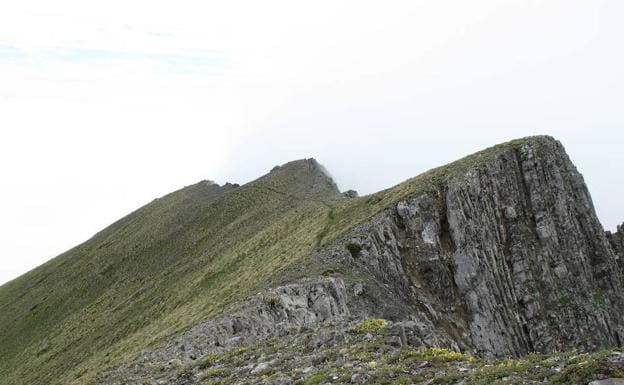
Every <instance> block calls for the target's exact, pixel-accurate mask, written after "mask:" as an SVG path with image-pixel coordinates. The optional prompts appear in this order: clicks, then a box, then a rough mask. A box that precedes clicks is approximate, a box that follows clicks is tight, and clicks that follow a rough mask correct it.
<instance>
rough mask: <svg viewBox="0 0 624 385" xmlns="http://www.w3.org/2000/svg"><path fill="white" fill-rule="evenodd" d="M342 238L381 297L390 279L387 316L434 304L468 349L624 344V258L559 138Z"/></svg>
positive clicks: (435, 314)
mask: <svg viewBox="0 0 624 385" xmlns="http://www.w3.org/2000/svg"><path fill="white" fill-rule="evenodd" d="M611 240H612V242H611V243H612V244H613V245H614V246H613V247H615V248H616V249H617V248H618V246H617V245H618V244H620V245H621V243H618V242H619V241H621V238H620V237H619V236H618V235H617V234H616V235H614V236H612V237H611ZM618 240H619V241H618ZM344 242H345V245H347V246H346V247H345V248H349V249H351V250H357V252H356V253H348V252H344V253H342V255H343V256H344V260H345V262H344V265H345V266H347V267H350V268H354V269H355V270H358V271H361V272H365V271H366V272H369V273H370V275H371V276H373V277H375V280H374V282H373V283H372V284H373V285H374V286H376V287H375V288H371V290H368V291H367V292H368V293H371V292H373V293H371V294H370V297H371V302H378V301H381V302H385V303H386V304H389V303H393V302H396V300H393V301H383V295H379V294H378V293H379V290H382V288H383V287H387V286H388V285H389V286H390V287H391V288H392V289H391V292H392V293H393V295H392V297H393V298H400V301H398V303H396V304H393V305H392V309H390V308H388V309H386V311H385V312H382V313H384V315H386V316H389V317H392V318H397V317H399V318H400V317H402V316H405V315H407V314H405V312H408V313H409V312H413V310H410V309H409V307H408V306H406V305H407V304H412V305H413V306H415V307H416V308H417V307H418V305H419V304H421V305H422V304H424V305H426V306H425V308H428V309H429V310H428V311H425V312H417V314H419V315H420V316H421V317H422V316H425V317H426V318H427V319H429V320H430V321H431V322H433V323H434V324H435V325H436V328H435V330H436V332H438V333H440V332H441V331H445V332H446V333H447V334H448V335H452V336H456V337H455V338H456V340H457V343H458V344H459V345H460V346H468V347H472V348H474V349H476V351H478V352H480V353H482V354H486V355H494V356H505V355H516V356H517V355H522V354H526V353H528V352H531V351H551V350H554V349H565V348H570V347H578V348H582V349H597V348H599V347H603V346H614V345H621V344H622V339H623V338H624V321H623V319H622V317H621V316H620V314H622V311H624V301H623V293H624V290H623V280H622V278H623V276H622V269H621V265H619V266H618V262H617V261H618V258H617V255H616V253H615V252H614V251H613V247H612V246H611V245H610V243H609V241H608V240H607V237H606V236H605V234H604V232H603V230H602V227H601V225H600V223H599V221H598V220H597V218H596V215H595V212H594V208H593V205H592V202H591V198H590V196H589V193H588V191H587V188H586V186H585V184H584V182H583V178H582V177H581V175H580V174H579V173H578V172H577V170H576V169H575V167H574V166H573V164H572V163H571V162H570V160H569V159H568V157H567V155H566V154H565V151H564V149H563V148H562V146H561V145H560V144H559V143H558V142H556V141H554V140H552V139H547V138H546V139H545V138H538V139H532V140H529V141H527V142H526V143H525V144H523V145H522V146H521V147H520V148H519V149H515V150H511V151H508V152H505V153H503V154H501V155H500V156H498V157H497V158H495V159H491V160H490V161H488V162H485V163H483V164H481V165H479V166H477V167H475V168H474V169H472V170H470V171H469V172H467V173H466V174H464V175H461V176H459V177H456V178H452V179H451V180H448V181H446V182H445V183H443V184H441V185H439V186H436V187H434V188H432V189H431V190H430V191H428V192H427V193H424V194H422V195H419V196H415V197H413V198H410V199H406V200H402V201H400V202H398V203H397V204H396V206H395V207H394V208H392V209H389V210H387V211H386V212H384V213H383V214H382V215H380V216H378V217H376V218H375V219H374V220H373V221H371V222H370V223H369V224H366V225H364V226H362V227H361V228H359V229H358V231H356V232H355V233H354V234H353V236H352V237H351V238H350V239H345V240H344ZM620 250H621V249H620ZM349 254H351V255H349ZM360 276H365V274H360ZM375 292H377V293H375ZM375 297H378V298H375ZM402 304H405V305H403V306H402ZM361 308H362V309H366V308H367V305H363V306H361ZM372 308H373V309H380V308H379V307H372ZM381 309H383V307H382V308H381Z"/></svg>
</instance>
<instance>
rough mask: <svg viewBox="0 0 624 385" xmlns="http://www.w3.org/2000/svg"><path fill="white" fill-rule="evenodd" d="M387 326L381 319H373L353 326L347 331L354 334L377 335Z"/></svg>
mask: <svg viewBox="0 0 624 385" xmlns="http://www.w3.org/2000/svg"><path fill="white" fill-rule="evenodd" d="M386 326H388V321H386V320H385V319H382V318H374V319H369V320H365V321H362V322H360V323H358V324H357V325H355V326H353V327H352V328H351V329H349V331H350V332H351V333H355V334H366V333H378V332H380V331H381V330H383V329H385V328H386Z"/></svg>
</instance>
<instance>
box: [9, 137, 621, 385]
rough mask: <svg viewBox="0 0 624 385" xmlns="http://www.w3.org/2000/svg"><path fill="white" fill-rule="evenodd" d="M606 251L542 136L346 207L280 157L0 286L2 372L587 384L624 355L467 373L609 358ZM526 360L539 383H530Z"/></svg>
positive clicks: (352, 199)
mask: <svg viewBox="0 0 624 385" xmlns="http://www.w3.org/2000/svg"><path fill="white" fill-rule="evenodd" d="M619 230H621V229H619ZM622 239H623V238H622V235H621V231H618V232H617V233H614V234H611V233H605V232H604V230H603V228H602V226H601V224H600V223H599V221H598V219H597V217H596V214H595V211H594V208H593V204H592V201H591V197H590V194H589V192H588V189H587V187H586V185H585V183H584V181H583V178H582V176H581V175H580V174H579V173H578V171H577V170H576V168H575V167H574V165H573V164H572V162H571V161H570V159H569V158H568V156H567V154H566V153H565V150H564V148H563V147H562V145H561V144H560V143H559V142H558V141H556V140H555V139H553V138H550V137H545V136H539V137H530V138H524V139H519V140H515V141H512V142H508V143H504V144H501V145H498V146H495V147H492V148H489V149H486V150H484V151H481V152H479V153H476V154H473V155H470V156H468V157H466V158H464V159H461V160H459V161H457V162H454V163H452V164H449V165H447V166H444V167H440V168H437V169H434V170H431V171H429V172H426V173H424V174H422V175H420V176H417V177H415V178H413V179H410V180H407V181H405V182H403V183H401V184H399V185H397V186H395V187H393V188H390V189H387V190H384V191H381V192H378V193H376V194H372V195H368V196H364V197H357V196H356V194H353V193H348V194H341V193H340V191H339V190H338V188H337V186H336V184H335V182H334V181H333V180H332V178H331V177H330V176H329V174H328V173H327V171H326V170H325V169H324V168H323V166H321V165H320V164H319V163H318V162H317V161H316V160H314V159H303V160H297V161H294V162H290V163H286V164H284V165H282V166H277V167H275V168H274V169H273V170H271V172H269V173H268V174H266V175H264V176H262V177H260V178H259V179H257V180H255V181H252V182H250V183H247V184H245V185H242V186H238V185H234V184H225V185H223V186H218V185H216V184H213V183H209V182H200V183H198V184H196V185H192V186H188V187H185V188H183V189H181V190H179V191H177V192H174V193H171V194H169V195H167V196H165V197H162V198H160V199H157V200H155V201H153V202H152V203H150V204H148V205H146V206H144V207H142V208H140V209H139V210H137V211H135V212H134V213H132V214H130V215H128V216H127V217H125V218H123V219H121V220H120V221H118V222H116V223H114V224H113V225H111V226H110V227H108V228H107V229H105V230H103V231H101V232H100V233H98V234H96V235H95V236H94V237H93V238H92V239H90V240H89V241H87V242H85V243H84V244H82V245H79V246H77V247H76V248H74V249H72V250H70V251H68V252H66V253H64V254H62V255H60V256H58V257H57V258H55V259H53V260H51V261H50V262H48V263H46V264H44V265H42V266H40V267H39V268H37V269H35V270H33V271H31V272H29V273H27V274H25V275H24V276H22V277H20V278H18V279H16V280H14V281H12V282H10V283H8V284H6V285H4V286H2V287H0V310H1V311H0V330H2V333H1V334H0V378H2V383H3V384H23V383H28V384H110V385H113V384H115V385H119V384H180V385H182V384H200V383H202V384H209V383H215V384H216V383H232V384H234V383H239V384H243V383H254V384H255V383H257V384H270V383H275V384H278V383H279V384H289V383H301V384H319V383H326V382H327V383H335V384H338V383H364V382H375V383H397V384H398V383H428V384H431V383H434V382H435V383H455V382H453V379H456V380H457V381H456V382H458V383H461V382H460V381H464V383H491V382H494V380H499V379H501V378H503V377H505V378H514V379H515V380H514V381H516V380H517V381H516V382H515V383H557V381H561V382H560V383H576V382H575V381H581V379H582V380H585V379H587V378H590V377H592V376H594V377H596V378H598V377H601V376H602V377H604V376H607V375H609V374H614V373H615V374H617V373H618V370H620V369H622V368H620V369H618V365H620V364H621V365H622V366H624V355H623V356H621V357H620V356H617V357H616V356H613V357H615V358H614V359H611V358H609V357H610V356H609V357H607V355H600V356H596V355H591V354H590V353H587V355H586V356H583V357H585V358H583V359H584V360H585V361H582V362H586V363H585V364H583V365H581V364H580V362H581V361H578V360H577V361H574V360H575V358H573V357H572V355H570V357H569V362H568V361H565V364H564V363H563V360H566V359H568V358H565V357H546V356H539V357H538V356H535V355H532V356H529V357H531V358H526V359H525V358H518V360H517V361H508V363H507V364H505V363H504V362H503V363H501V364H500V365H507V366H506V367H505V368H506V369H505V370H506V371H505V372H504V373H505V375H503V376H501V375H500V373H503V372H502V371H500V370H499V372H494V371H493V369H491V368H499V366H498V365H499V364H498V363H497V364H491V363H487V362H490V361H485V360H497V359H498V358H500V357H526V356H527V355H528V354H531V353H534V352H541V353H549V352H552V351H565V350H571V349H578V350H580V351H586V352H594V351H597V350H599V349H602V348H609V347H611V348H612V347H617V346H621V345H622V344H623V341H624V319H623V318H622V317H621V314H622V313H623V312H624V270H623V264H622V263H623V262H622V258H623V257H622V244H623V242H622ZM596 354H598V353H596ZM614 354H615V353H614ZM536 357H537V358H536ZM618 357H620V358H621V360H620V358H618ZM556 359H557V360H562V361H561V364H559V361H556ZM530 360H534V361H530ZM548 360H554V361H552V362H556V363H557V364H556V365H559V366H558V368H559V369H558V370H555V369H554V367H555V366H556V365H550V363H549V362H550V361H548ZM592 360H593V361H592ZM609 360H610V361H609ZM618 360H620V361H618ZM491 362H498V361H491ZM505 362H506V361H505ZM442 363H448V365H449V366H447V367H446V369H444V370H442V369H441V367H440V365H442ZM480 364H482V365H483V367H482V368H479V367H478V365H480ZM510 365H512V366H513V365H516V366H513V370H511V369H509V368H510V367H511V366H510ZM523 365H526V368H525V366H523ZM531 365H533V366H531ZM579 365H580V366H579ZM592 365H594V366H595V368H594V366H592ZM529 366H531V367H532V368H533V367H539V368H541V369H540V370H539V371H537V372H536V373H533V374H534V377H533V375H531V376H529V374H528V373H529V369H528V368H529ZM588 367H592V368H594V369H595V370H588V369H587V368H588ZM499 369H500V368H499ZM441 370H442V371H441ZM501 370H502V369H501ZM531 370H535V368H533V369H531ZM580 370H583V371H582V372H579V371H580ZM508 371H509V373H508ZM389 373H391V374H389ZM441 373H447V374H448V375H451V374H452V376H453V377H452V378H451V379H448V378H447V379H444V378H443V375H442V374H441ZM483 376H485V377H484V378H482V377H483ZM496 376H500V377H496ZM513 376H515V377H513ZM575 376H576V377H575ZM538 377H539V378H538ZM594 377H592V378H590V379H596V378H594ZM391 381H395V382H391ZM397 381H398V382H397ZM432 381H433V382H432ZM445 381H447V382H445ZM471 381H472V382H471ZM479 381H485V382H479ZM525 381H527V382H525ZM531 381H533V382H531ZM543 381H546V382H543ZM566 381H567V382H566Z"/></svg>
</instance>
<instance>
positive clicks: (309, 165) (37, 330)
mask: <svg viewBox="0 0 624 385" xmlns="http://www.w3.org/2000/svg"><path fill="white" fill-rule="evenodd" d="M530 140H541V139H539V138H538V139H530ZM523 141H524V140H518V141H514V142H510V143H506V144H503V145H500V146H496V147H493V148H490V149H488V150H485V151H483V152H480V153H478V154H475V155H471V156H469V157H467V158H465V159H462V160H460V161H458V162H455V163H453V164H451V165H448V166H445V167H442V168H439V169H435V170H432V171H429V172H427V173H425V174H423V175H421V176H419V177H416V178H413V179H411V180H408V181H406V182H404V183H402V184H400V185H398V186H396V187H394V188H391V189H388V190H384V191H382V192H379V193H376V194H373V195H370V196H365V197H361V198H352V199H348V198H344V197H343V196H342V195H341V194H340V193H339V192H338V191H337V189H336V187H335V185H334V184H333V182H332V181H331V180H330V179H329V178H328V177H326V176H325V174H324V173H323V171H322V168H321V167H320V166H319V165H318V163H316V161H314V160H302V161H296V162H291V163H288V164H286V165H284V166H281V167H278V168H275V169H274V170H272V171H271V172H270V173H269V174H267V175H266V176H264V177H262V178H260V179H258V180H256V181H254V182H251V183H248V184H246V185H243V186H237V185H230V184H226V185H224V186H218V185H215V184H211V183H208V182H200V183H198V184H196V185H193V186H189V187H185V188H183V189H181V190H179V191H177V192H174V193H172V194H169V195H167V196H165V197H163V198H160V199H157V200H155V201H153V202H152V203H150V204H148V205H146V206H144V207H143V208H141V209H139V210H137V211H135V212H134V213H132V214H130V215H129V216H127V217H126V218H123V219H122V220H120V221H118V222H116V223H114V224H113V225H111V226H110V227H108V228H107V229H105V230H103V231H102V232H100V233H98V234H96V235H95V236H94V237H93V238H92V239H90V240H89V241H87V242H85V243H84V244H82V245H79V246H77V247H75V248H74V249H72V250H69V251H67V252H66V253H64V254H62V255H60V256H58V257H56V258H55V259H53V260H51V261H50V262H48V263H46V264H44V265H42V266H40V267H38V268H37V269H35V270H33V271H31V272H29V273H27V274H25V275H24V276H22V277H20V278H18V279H16V280H14V281H12V282H9V283H8V284H5V285H4V286H2V287H0V379H1V383H2V384H3V385H4V384H6V385H12V384H32V385H44V384H45V385H48V384H87V383H89V382H90V381H91V380H93V379H94V377H95V375H97V374H98V373H99V372H101V371H104V370H106V369H109V368H111V367H113V366H116V365H118V364H120V363H122V362H124V361H127V360H128V359H130V358H131V357H132V356H133V355H134V354H136V352H137V351H139V350H140V349H141V348H142V347H145V346H148V345H150V344H154V343H156V342H159V341H162V340H163V339H165V338H167V337H170V336H172V335H174V334H176V333H178V332H180V331H183V330H185V329H188V328H189V327H190V326H192V325H193V324H195V323H197V322H198V321H200V320H202V319H205V318H208V317H211V316H214V315H216V314H218V313H221V312H223V311H225V310H226V309H227V308H228V307H229V306H230V305H232V304H233V303H236V302H237V301H239V300H241V299H243V298H245V297H247V296H249V295H250V294H252V293H254V292H255V291H257V290H258V289H260V288H261V287H262V286H263V285H265V284H266V282H267V279H268V278H269V277H271V276H274V275H275V274H279V271H280V270H281V269H284V268H285V267H287V266H289V265H292V264H294V263H297V262H298V261H300V260H302V258H304V257H305V256H306V255H309V254H310V253H311V252H312V251H313V250H314V249H315V248H318V247H323V246H324V245H326V244H328V243H329V242H331V241H332V240H333V239H334V238H336V237H337V236H339V235H341V234H343V233H344V232H345V231H347V230H349V229H350V228H352V227H354V226H355V225H357V224H358V223H361V222H362V221H364V220H366V219H367V218H370V217H371V216H372V215H374V214H376V213H377V212H379V211H380V210H382V209H384V208H385V207H388V206H390V205H391V204H393V203H394V202H396V201H397V200H399V199H401V198H404V197H406V196H408V195H414V194H417V193H418V192H420V191H423V190H424V189H427V188H430V187H431V186H432V185H435V184H437V183H440V182H441V181H442V180H444V179H446V178H448V177H449V176H453V175H456V174H459V173H462V172H465V171H466V170H468V169H470V168H471V167H474V166H478V165H479V164H480V163H481V162H483V161H484V160H486V159H489V158H490V157H493V156H496V155H497V154H499V153H500V152H502V151H506V150H508V149H510V148H513V147H517V146H519V145H521V144H522V143H523ZM34 241H35V240H34Z"/></svg>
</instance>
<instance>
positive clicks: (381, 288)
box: [100, 137, 624, 384]
mask: <svg viewBox="0 0 624 385" xmlns="http://www.w3.org/2000/svg"><path fill="white" fill-rule="evenodd" d="M302 165H303V166H305V167H312V168H316V167H317V165H316V163H315V162H308V163H305V164H298V166H302ZM273 172H280V170H279V169H276V170H274V171H273ZM321 179H323V183H324V186H326V187H324V188H334V185H333V182H328V181H327V180H326V179H324V178H321ZM357 199H359V198H357ZM623 259H624V233H623V231H622V228H618V232H617V233H615V234H611V233H605V232H604V230H603V228H602V226H601V225H600V223H599V221H598V219H597V217H596V214H595V211H594V208H593V204H592V201H591V197H590V195H589V192H588V190H587V187H586V185H585V183H584V181H583V178H582V176H581V175H580V174H579V172H578V171H577V170H576V168H575V167H574V165H573V164H572V162H571V161H570V159H569V158H568V156H567V155H566V153H565V151H564V149H563V147H562V146H561V144H560V143H559V142H557V141H555V140H554V139H552V138H548V137H537V138H529V139H526V140H524V141H523V142H522V143H521V144H520V145H518V146H512V147H509V148H508V149H507V150H505V151H501V152H500V153H498V154H496V155H495V156H493V157H490V158H488V159H486V160H484V161H480V162H476V163H475V164H474V165H473V166H471V167H468V168H467V169H466V170H465V171H464V172H460V173H457V174H455V175H452V176H449V177H448V178H444V179H441V180H436V181H435V183H431V184H430V185H428V186H427V188H425V189H421V190H419V191H418V192H417V193H414V194H411V195H408V196H405V197H402V198H401V199H399V200H398V201H396V202H394V203H393V204H392V205H390V206H389V207H387V208H386V209H385V210H383V211H381V212H379V213H377V214H376V215H374V216H373V217H372V218H370V219H368V220H366V221H364V222H363V223H361V224H360V225H358V226H357V227H355V228H353V229H351V230H350V231H349V232H347V233H346V234H344V235H343V236H340V237H339V238H337V239H336V240H335V241H333V242H332V243H331V244H329V245H327V246H326V247H323V248H321V249H318V250H317V251H315V252H314V253H312V254H311V255H310V256H309V257H307V258H306V259H305V260H304V261H303V262H301V263H300V264H298V265H296V266H294V267H292V268H291V270H290V271H287V272H279V273H277V275H281V276H282V278H281V280H282V281H283V285H280V286H277V287H274V288H269V289H267V290H265V291H263V292H262V293H259V294H257V295H256V296H254V297H252V298H250V299H249V300H247V301H246V302H244V303H242V304H240V305H239V306H237V307H235V308H234V309H233V310H231V311H229V312H228V313H227V314H225V315H223V316H221V317H218V318H215V319H211V320H207V321H205V322H203V323H201V324H199V325H197V326H196V327H194V328H192V329H191V330H189V331H188V332H186V333H185V334H183V335H181V336H180V337H178V338H176V339H175V340H173V341H171V342H169V343H166V344H164V345H162V346H161V347H159V348H155V349H152V350H145V351H143V352H142V353H141V354H140V355H139V356H138V357H137V358H136V359H135V360H134V361H133V362H132V363H130V364H129V365H126V366H123V367H120V368H118V369H117V370H116V371H115V372H113V373H112V374H110V375H109V376H105V377H103V378H102V379H101V380H100V383H102V384H120V383H124V381H128V380H129V379H131V380H132V381H135V382H139V381H142V380H148V379H152V380H153V379H154V378H155V374H154V373H155V369H154V368H160V369H159V370H162V368H163V367H170V366H174V367H178V368H179V367H191V368H193V367H195V366H196V365H195V366H193V365H194V364H193V362H195V361H196V360H199V359H201V358H202V357H205V356H207V355H208V354H213V353H214V352H221V351H227V350H228V349H232V348H234V347H241V346H248V345H249V344H251V343H252V342H254V341H256V340H261V339H265V338H269V337H277V338H290V339H291V340H292V341H300V340H304V339H303V337H297V336H301V335H302V334H301V333H304V332H306V331H310V330H315V333H316V334H314V335H315V336H319V335H321V336H323V337H322V338H321V337H318V338H317V339H314V340H313V341H316V342H313V343H310V342H309V339H305V341H307V342H306V344H308V343H310V344H311V345H310V346H311V347H310V346H308V345H306V349H308V348H309V349H312V351H315V349H317V350H318V349H321V348H323V347H332V346H334V347H335V346H338V345H340V344H349V343H351V342H353V341H357V338H355V337H353V335H352V334H350V332H349V330H350V328H352V327H353V325H354V324H356V323H358V322H360V321H362V320H365V319H370V318H383V319H387V320H390V321H391V327H389V328H388V329H387V330H385V332H384V334H383V341H385V343H386V344H387V345H388V346H393V347H395V348H396V347H398V348H400V347H404V346H407V345H409V346H414V347H446V348H451V349H453V350H460V351H465V352H470V353H473V354H479V355H484V356H493V357H503V356H522V355H525V354H527V353H529V352H535V351H539V352H549V351H553V350H565V349H570V348H578V349H581V350H591V351H593V350H597V349H599V348H602V347H612V346H621V345H622V344H623V342H624V318H623V317H622V316H621V314H624V270H623V264H622V260H623ZM328 325H330V326H328ZM328 328H329V329H328ZM327 330H330V331H327ZM315 338H316V337H315ZM302 349H303V347H302ZM306 351H307V350H306ZM301 354H303V353H301ZM252 369H253V365H252V366H250V367H249V370H248V372H249V371H252ZM191 372H192V370H191ZM172 373H173V372H172ZM175 373H178V374H179V371H178V372H175ZM175 373H173V374H171V373H170V374H166V375H164V377H163V378H166V379H165V380H162V381H165V382H162V383H167V381H172V382H171V383H180V384H186V383H189V384H190V383H195V380H198V378H196V377H193V376H190V377H188V378H187V379H186V380H184V379H180V378H181V377H176V376H177V375H178V374H175ZM187 374H188V373H187ZM248 374H249V373H248ZM251 374H253V372H252V373H251ZM162 376H163V375H161V377H162ZM174 378H177V380H175V381H177V382H173V381H174V380H173V379H174ZM286 383H288V382H286Z"/></svg>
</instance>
